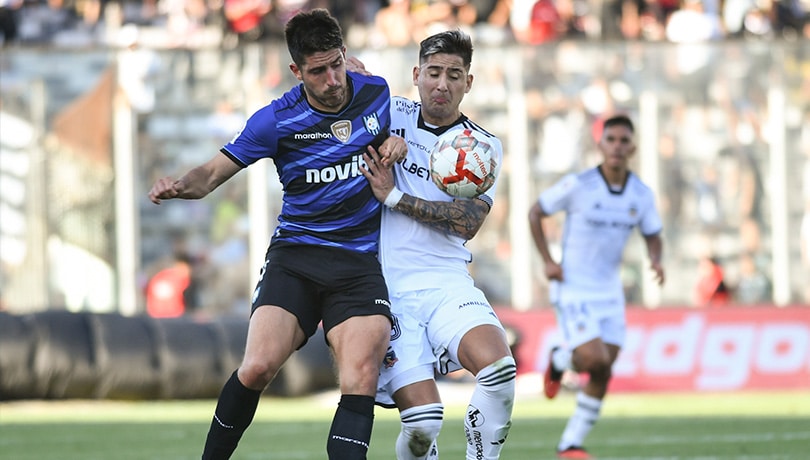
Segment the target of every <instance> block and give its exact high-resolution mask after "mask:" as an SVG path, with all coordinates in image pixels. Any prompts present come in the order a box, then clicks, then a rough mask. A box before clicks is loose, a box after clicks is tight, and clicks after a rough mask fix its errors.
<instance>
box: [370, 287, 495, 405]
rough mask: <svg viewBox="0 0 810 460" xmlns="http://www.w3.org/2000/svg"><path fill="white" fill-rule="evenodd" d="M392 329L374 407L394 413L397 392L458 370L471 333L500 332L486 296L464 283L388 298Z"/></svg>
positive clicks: (393, 295) (398, 294)
mask: <svg viewBox="0 0 810 460" xmlns="http://www.w3.org/2000/svg"><path fill="white" fill-rule="evenodd" d="M389 298H390V300H391V314H392V315H393V317H394V327H393V329H392V331H391V344H390V345H389V348H388V353H387V354H386V356H385V361H384V363H383V366H382V368H381V371H380V379H379V382H378V391H377V404H379V405H381V406H384V407H393V399H391V395H393V394H394V392H396V391H397V390H399V389H400V388H402V387H404V386H406V385H410V384H411V383H415V382H420V381H422V380H431V379H433V378H434V377H435V372H437V371H438V372H439V373H441V374H447V373H448V372H452V371H456V370H459V369H461V368H462V367H461V365H460V364H459V359H458V345H459V342H461V338H462V337H464V334H466V333H467V332H468V331H469V330H470V329H472V328H474V327H476V326H480V325H483V324H491V325H493V326H496V327H498V328H501V329H503V326H502V325H501V322H500V320H498V317H497V316H496V315H495V312H494V311H493V310H492V306H490V304H489V301H487V299H486V297H485V296H484V293H483V292H481V290H479V289H478V288H476V287H475V286H474V285H473V284H472V283H471V282H468V280H466V279H465V280H464V282H460V283H458V284H456V285H449V286H445V287H443V288H441V289H425V290H420V291H408V292H401V293H391V294H390V295H389Z"/></svg>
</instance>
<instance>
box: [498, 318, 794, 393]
mask: <svg viewBox="0 0 810 460" xmlns="http://www.w3.org/2000/svg"><path fill="white" fill-rule="evenodd" d="M497 312H498V316H499V317H500V318H501V321H502V322H503V323H504V325H507V326H509V327H511V328H513V329H515V330H516V331H517V332H518V334H519V335H520V339H519V340H520V341H519V343H518V345H517V349H516V359H517V361H518V372H519V373H525V372H543V371H544V370H545V368H546V365H547V364H548V352H549V350H550V349H551V347H553V346H555V345H560V344H562V336H561V334H560V333H559V332H558V331H557V327H556V322H555V318H554V311H553V310H552V309H550V308H549V309H546V310H532V311H528V312H519V311H515V310H512V309H505V308H504V309H497ZM789 388H793V389H797V388H807V389H810V308H808V307H806V306H795V307H784V308H779V307H756V308H750V307H738V308H735V307H726V308H718V309H705V310H701V309H694V308H662V309H658V310H646V309H642V308H628V309H627V336H626V339H625V344H624V347H623V348H622V352H621V353H620V355H619V359H618V360H617V361H616V363H615V365H614V366H613V380H612V381H611V386H610V389H611V391H733V390H754V389H789Z"/></svg>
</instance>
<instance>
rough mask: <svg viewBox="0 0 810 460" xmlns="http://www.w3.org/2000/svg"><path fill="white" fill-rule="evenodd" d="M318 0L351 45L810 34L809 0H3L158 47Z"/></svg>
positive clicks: (28, 28)
mask: <svg viewBox="0 0 810 460" xmlns="http://www.w3.org/2000/svg"><path fill="white" fill-rule="evenodd" d="M315 7H325V8H328V9H329V10H330V11H332V12H333V14H334V15H335V16H336V17H338V18H339V19H340V21H341V24H342V25H343V27H344V29H345V32H346V35H347V42H348V44H349V46H352V47H368V48H381V47H387V46H406V45H409V44H413V43H415V42H418V41H419V40H420V39H421V37H424V36H426V35H427V34H429V33H432V32H433V31H434V30H438V29H442V30H443V29H447V28H452V27H460V28H463V29H465V30H467V31H468V32H470V33H471V34H472V35H473V36H474V38H475V39H476V41H477V42H478V43H481V44H502V43H510V42H518V43H525V44H533V45H536V44H542V43H547V42H553V41H559V40H566V39H585V40H620V39H625V40H645V41H671V42H695V41H708V40H717V39H723V38H735V37H744V38H763V39H769V38H783V39H788V40H800V39H808V38H810V0H331V1H330V0H142V1H136V0H121V1H113V0H0V40H2V43H3V45H4V46H9V45H12V44H17V45H26V46H45V45H50V46H66V47H90V46H105V45H117V44H119V42H118V38H117V37H118V35H117V33H118V31H119V29H120V28H121V27H122V26H123V25H125V24H133V25H135V26H138V27H140V28H142V29H145V30H147V31H149V32H150V33H149V34H147V35H148V36H149V37H151V38H152V40H151V42H150V43H149V45H152V46H155V47H164V48H200V47H208V46H226V47H232V46H236V45H237V44H239V43H245V42H253V41H262V40H273V39H282V38H283V37H282V35H283V28H284V24H285V23H286V21H287V19H288V18H290V17H291V16H292V15H294V14H295V13H296V12H297V11H299V10H301V9H310V8H315Z"/></svg>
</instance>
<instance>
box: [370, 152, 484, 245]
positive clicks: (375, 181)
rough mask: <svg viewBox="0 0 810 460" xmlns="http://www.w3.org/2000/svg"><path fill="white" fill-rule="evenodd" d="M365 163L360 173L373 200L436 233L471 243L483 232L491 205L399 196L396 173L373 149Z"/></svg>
mask: <svg viewBox="0 0 810 460" xmlns="http://www.w3.org/2000/svg"><path fill="white" fill-rule="evenodd" d="M364 160H365V162H366V164H365V166H363V165H360V171H361V172H362V173H363V175H364V176H366V179H368V182H369V185H371V190H372V192H373V193H374V196H375V197H377V199H378V200H379V201H380V202H381V203H384V204H385V206H388V207H389V208H391V209H393V210H395V211H397V212H401V213H402V214H405V215H406V216H408V217H410V218H412V219H414V220H417V221H419V222H421V223H423V224H425V225H427V226H429V227H431V228H433V229H434V230H438V231H440V232H443V233H448V234H450V235H454V236H458V237H460V238H464V239H465V240H470V239H472V237H474V236H475V234H476V233H478V230H480V229H481V225H483V224H484V219H485V218H486V217H487V214H489V204H487V202H485V201H483V200H479V199H477V198H473V199H464V198H460V199H456V200H454V201H428V200H423V199H421V198H417V197H415V196H411V195H406V194H404V193H402V192H400V191H399V190H397V189H396V187H395V186H394V173H393V171H392V170H391V168H387V167H384V166H382V161H381V159H380V155H379V153H377V151H376V150H375V149H374V147H371V146H369V147H368V153H366V154H364Z"/></svg>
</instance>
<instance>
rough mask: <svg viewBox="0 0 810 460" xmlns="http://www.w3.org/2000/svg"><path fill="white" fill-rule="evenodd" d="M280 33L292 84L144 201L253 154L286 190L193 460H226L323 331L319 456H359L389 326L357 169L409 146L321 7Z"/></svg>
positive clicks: (183, 188) (200, 190) (222, 175)
mask: <svg viewBox="0 0 810 460" xmlns="http://www.w3.org/2000/svg"><path fill="white" fill-rule="evenodd" d="M285 33H286V39H287V46H288V48H289V52H290V56H291V57H292V61H293V62H292V63H291V64H290V70H291V71H292V72H293V74H294V75H295V76H296V78H298V80H300V81H301V82H302V84H299V85H298V86H296V87H294V88H292V89H291V90H290V91H288V92H287V93H286V94H284V95H283V96H281V97H280V98H279V99H276V100H274V101H272V102H271V103H270V104H269V105H267V106H265V107H264V108H262V109H259V110H258V111H257V112H256V113H254V114H253V115H252V116H251V117H250V118H249V120H248V121H247V123H246V124H245V126H244V127H243V128H242V130H241V131H240V132H239V133H238V134H237V135H236V136H235V137H234V138H233V140H231V141H230V142H228V143H227V144H226V145H225V146H224V147H223V148H222V149H221V152H220V153H218V154H217V155H215V156H214V158H212V159H211V160H209V161H208V162H206V163H204V164H202V165H200V166H198V167H196V168H194V169H191V170H190V171H189V172H187V173H186V174H185V175H184V176H182V177H180V178H179V179H173V178H170V177H167V178H162V179H159V180H158V181H157V182H156V183H155V184H154V186H153V187H152V190H151V191H150V192H149V198H150V199H151V200H152V201H153V202H154V203H156V204H160V202H161V200H167V199H172V198H182V199H199V198H202V197H204V196H206V195H207V194H208V193H210V192H211V191H212V190H214V189H215V188H217V187H218V186H219V185H221V184H222V183H223V182H225V181H226V180H228V179H229V178H230V177H232V176H233V175H234V174H236V173H237V172H239V171H240V170H242V169H243V168H245V167H247V166H249V165H251V164H253V163H254V162H256V161H257V160H259V159H261V158H272V159H273V161H274V162H275V164H276V168H277V170H278V174H279V180H280V181H281V183H282V185H283V188H284V195H283V205H282V209H281V213H280V215H279V217H278V221H279V223H278V226H277V227H276V230H275V232H274V233H273V236H272V238H271V240H270V246H269V248H268V250H267V256H266V260H265V263H264V266H263V267H262V270H261V273H262V276H261V279H260V281H259V283H258V285H257V286H256V290H255V291H254V293H253V304H252V313H251V317H250V324H249V327H248V334H247V345H246V347H245V353H244V358H243V360H242V363H241V365H240V366H239V368H238V369H237V370H236V371H235V372H234V373H233V375H232V376H231V378H230V379H229V380H228V381H227V382H226V383H225V386H224V387H223V388H222V392H221V393H220V396H219V401H218V402H217V407H216V409H215V412H214V417H213V420H212V421H211V427H210V429H209V432H208V438H207V440H206V443H205V448H204V451H203V454H202V458H203V459H227V458H230V456H231V454H232V453H233V451H234V450H235V449H236V446H237V444H238V442H239V439H240V438H241V436H242V434H243V433H244V431H245V430H246V429H247V427H248V426H249V425H250V423H251V421H252V419H253V416H254V413H255V411H256V407H257V405H258V402H259V396H260V394H261V393H262V391H263V390H264V389H265V388H266V387H267V385H268V384H269V383H270V382H271V381H272V380H273V378H274V377H275V375H276V373H277V372H278V371H279V369H280V368H281V366H282V365H283V364H284V362H285V361H286V360H287V359H288V358H289V357H290V355H291V354H292V353H293V352H294V351H295V350H297V349H298V348H300V347H301V346H303V345H304V344H305V343H306V341H307V340H308V338H309V337H311V336H312V335H313V334H314V333H315V331H316V329H317V327H318V323H319V322H321V321H322V322H323V328H324V332H325V334H326V340H327V342H328V345H329V347H330V348H331V351H332V353H333V355H334V358H335V362H336V366H337V372H338V375H339V381H340V392H341V397H340V402H339V404H338V408H337V410H336V412H335V416H334V419H333V421H332V426H331V428H330V431H329V436H328V439H327V443H326V451H327V453H328V457H329V459H332V460H357V459H365V458H366V453H367V451H368V444H369V441H370V439H371V429H372V423H373V411H374V396H375V394H376V391H377V379H378V376H379V366H380V362H382V360H383V357H384V355H385V353H386V348H387V346H388V342H389V337H390V331H391V327H392V318H391V314H390V308H389V301H388V292H387V289H386V285H385V281H384V280H383V277H382V273H381V268H380V264H379V262H378V260H377V248H378V238H379V229H380V215H381V208H382V205H381V204H380V202H379V201H377V200H376V199H375V197H374V194H373V193H372V191H371V188H370V186H369V183H368V181H367V180H366V179H365V178H364V177H363V174H362V173H361V170H360V168H361V165H362V163H363V154H364V153H369V152H374V153H375V154H377V153H379V154H380V155H381V156H375V158H378V160H379V162H380V166H382V167H390V165H391V164H393V162H394V161H396V160H399V159H401V158H402V157H404V155H405V154H406V153H407V147H406V145H405V143H404V142H403V141H402V139H401V138H399V137H396V136H391V137H388V132H389V125H390V113H389V105H390V97H391V96H390V92H389V88H388V85H387V83H386V82H385V80H383V79H382V78H379V77H371V76H366V75H360V74H356V73H351V72H348V73H347V71H346V59H345V47H344V45H343V37H342V31H341V29H340V26H339V24H338V23H337V21H336V20H335V19H334V18H333V17H332V16H330V15H329V13H328V12H327V11H326V10H322V9H317V10H312V11H310V12H303V13H299V14H297V15H296V16H294V17H293V18H292V19H291V20H290V21H289V22H288V23H287V25H286V29H285Z"/></svg>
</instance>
